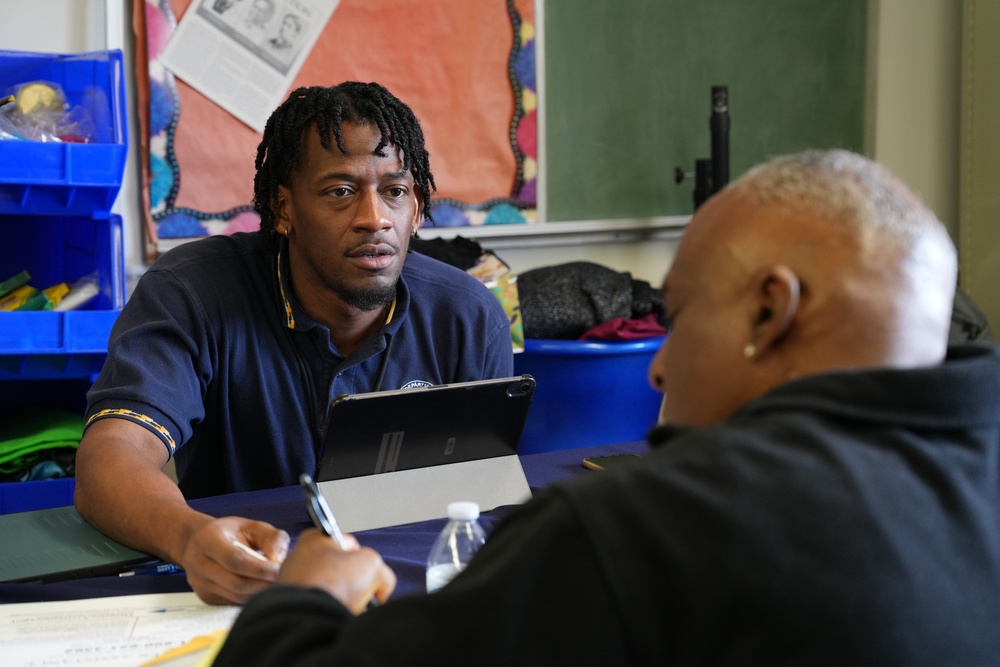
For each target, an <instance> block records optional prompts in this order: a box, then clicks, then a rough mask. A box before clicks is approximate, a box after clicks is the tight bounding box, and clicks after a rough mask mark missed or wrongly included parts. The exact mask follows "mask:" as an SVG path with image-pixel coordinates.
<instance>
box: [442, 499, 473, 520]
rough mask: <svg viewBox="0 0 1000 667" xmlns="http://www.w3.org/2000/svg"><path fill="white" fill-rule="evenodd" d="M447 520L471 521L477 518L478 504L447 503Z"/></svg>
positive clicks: (470, 502)
mask: <svg viewBox="0 0 1000 667" xmlns="http://www.w3.org/2000/svg"><path fill="white" fill-rule="evenodd" d="M448 518H449V519H451V520H453V521H472V520H473V519H478V518H479V503H474V502H472V501H470V500H459V501H457V502H453V503H448Z"/></svg>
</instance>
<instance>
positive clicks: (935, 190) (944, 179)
mask: <svg viewBox="0 0 1000 667" xmlns="http://www.w3.org/2000/svg"><path fill="white" fill-rule="evenodd" d="M872 9H873V14H874V16H873V24H874V25H873V27H874V38H875V44H874V60H873V61H872V63H873V66H874V72H873V74H874V82H873V83H874V86H873V87H874V95H873V98H874V99H872V100H871V101H870V104H872V109H871V111H872V113H873V120H874V127H873V128H870V130H871V132H870V135H871V136H870V142H869V143H870V154H871V156H872V157H874V158H875V159H877V160H879V161H881V162H883V163H884V164H885V165H886V166H887V167H889V169H891V170H893V172H895V173H896V175H897V176H899V177H900V178H901V179H902V180H903V181H905V182H906V183H907V184H909V185H910V187H912V188H913V189H915V190H916V191H917V192H919V193H920V194H921V195H922V197H923V199H924V201H925V202H926V203H927V204H928V206H930V208H931V209H932V210H933V211H934V212H935V213H936V214H937V216H938V217H939V218H940V219H941V221H942V222H944V223H945V225H947V226H948V229H949V230H950V231H951V232H952V236H953V237H954V238H957V233H958V200H959V185H958V164H959V120H960V115H959V104H960V84H961V59H960V56H961V36H962V35H961V32H962V4H961V3H960V2H958V1H957V0H874V2H873V4H872Z"/></svg>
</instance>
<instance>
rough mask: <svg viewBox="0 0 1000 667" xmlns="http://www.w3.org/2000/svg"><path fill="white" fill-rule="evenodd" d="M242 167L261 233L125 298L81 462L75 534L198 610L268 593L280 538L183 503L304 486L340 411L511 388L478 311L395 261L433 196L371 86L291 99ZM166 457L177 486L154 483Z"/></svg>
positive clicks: (153, 271) (482, 304) (202, 248)
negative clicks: (140, 555)
mask: <svg viewBox="0 0 1000 667" xmlns="http://www.w3.org/2000/svg"><path fill="white" fill-rule="evenodd" d="M256 167H257V173H256V176H255V178H254V206H255V208H256V209H257V212H258V213H259V214H260V218H261V224H260V232H259V233H242V234H233V235H231V236H214V237H209V238H207V239H203V240H199V241H195V242H191V243H188V244H185V245H182V246H180V247H178V248H176V249H174V250H172V251H170V252H168V253H166V254H165V255H164V256H163V257H162V258H160V259H159V260H158V261H157V262H156V263H155V264H154V265H153V266H152V267H151V268H150V269H149V270H148V271H147V272H146V274H145V275H144V276H143V277H142V279H141V280H140V281H139V284H138V285H137V287H136V289H135V292H134V293H133V295H132V296H131V298H130V299H129V301H128V303H127V304H126V306H125V308H124V309H123V311H122V313H121V315H120V316H119V318H118V320H117V322H116V323H115V326H114V329H113V331H112V333H111V338H110V341H109V353H108V360H107V362H106V363H105V366H104V368H103V370H102V371H101V374H100V377H99V378H98V379H97V381H96V382H95V384H94V386H93V388H92V389H91V391H90V393H89V394H88V408H87V428H86V431H85V433H84V437H83V441H82V442H81V443H80V448H79V451H78V454H77V486H76V505H77V508H78V509H79V511H80V513H81V515H83V516H84V517H85V518H86V519H87V520H88V521H90V522H91V523H93V524H94V525H95V526H97V527H98V528H99V529H101V530H102V531H103V532H105V533H106V534H108V535H109V536H111V537H113V538H115V539H117V540H119V541H121V542H123V543H125V544H128V545H130V546H132V547H134V548H137V549H140V550H142V551H145V552H148V553H150V554H154V555H156V556H158V557H160V558H163V559H164V560H166V561H169V562H172V563H177V564H179V565H181V566H182V567H183V568H184V570H185V571H186V573H187V578H188V582H189V583H190V584H191V586H192V588H193V589H194V590H195V592H197V593H198V595H199V596H201V597H202V599H204V600H206V601H208V602H243V601H244V600H246V599H247V597H248V596H249V595H250V594H252V593H254V592H256V591H258V590H260V589H261V588H263V587H264V586H266V585H267V584H269V583H270V582H271V581H273V580H274V578H275V577H276V576H277V572H278V564H279V563H280V562H281V561H282V559H283V558H284V555H285V551H286V549H287V545H288V535H287V534H285V533H284V531H281V530H278V529H276V528H274V527H273V526H270V525H268V524H266V523H261V522H256V521H248V520H246V519H242V518H239V517H226V518H222V519H215V518H213V517H210V516H207V515H205V514H201V513H199V512H196V511H194V510H192V509H191V508H189V507H188V505H187V503H186V501H185V498H197V497H204V496H210V495H218V494H224V493H233V492H238V491H247V490H252V489H260V488H267V487H276V486H285V485H290V484H294V483H295V482H296V481H297V478H298V475H299V474H300V473H302V472H303V471H314V470H315V469H316V467H317V452H318V451H319V448H320V447H321V443H322V442H323V435H324V433H323V432H324V429H325V419H326V407H327V405H328V404H329V402H330V400H331V398H333V397H334V396H336V395H338V394H346V393H359V392H369V391H378V390H380V389H400V388H408V387H415V386H426V385H434V384H442V383H450V382H462V381H469V380H478V379H484V378H492V377H506V376H509V375H511V374H512V373H513V354H512V345H511V341H510V328H509V321H508V319H507V317H506V315H505V314H504V311H503V308H502V307H501V306H500V304H499V302H498V301H497V299H496V298H495V297H494V296H493V294H492V293H491V292H490V291H489V290H488V289H487V288H486V287H485V286H483V285H482V284H481V283H479V282H478V281H477V280H476V279H474V278H472V277H471V276H469V275H468V274H466V273H465V272H463V271H460V270H459V269H456V268H454V267H451V266H448V265H446V264H444V263H441V262H438V261H436V260H433V259H431V258H429V257H426V256H423V255H420V254H417V253H412V252H408V249H409V242H410V238H411V236H412V235H414V234H415V233H416V231H417V229H418V227H419V226H420V224H421V222H422V220H423V219H425V218H429V217H430V198H431V192H432V191H433V190H434V177H433V175H432V174H431V170H430V166H429V159H428V153H427V150H426V148H425V147H424V137H423V132H422V131H421V129H420V124H419V122H418V121H417V119H416V117H415V116H414V115H413V112H412V111H411V110H410V109H409V107H407V106H406V105H405V104H403V103H402V102H401V101H400V100H398V99H397V98H396V97H394V96H393V95H392V94H390V93H389V92H388V91H387V90H386V89H385V88H383V87H382V86H379V85H378V84H374V83H358V82H347V83H343V84H341V85H339V86H336V87H332V88H321V87H313V88H299V89H297V90H295V91H293V92H292V93H291V94H290V95H289V97H288V99H287V100H286V101H285V102H284V104H282V105H281V106H280V107H279V108H278V109H277V110H276V111H275V112H274V114H273V115H272V116H271V118H270V119H269V120H268V122H267V126H266V128H265V130H264V136H263V139H262V141H261V142H260V146H259V147H258V150H257V159H256ZM171 457H173V458H174V460H175V462H176V469H177V477H178V482H179V485H175V484H174V483H173V482H172V480H171V479H170V478H169V477H168V476H167V475H166V474H165V473H164V472H163V471H162V468H163V466H164V465H165V464H166V463H167V462H168V460H169V459H170V458H171ZM122 480H128V483H124V484H123V483H122ZM234 542H239V543H240V544H242V545H246V546H249V547H251V548H252V549H254V550H257V551H259V552H261V553H262V554H264V556H265V557H266V560H262V559H257V558H253V557H252V556H250V555H248V554H246V553H245V552H244V551H241V550H240V549H238V548H237V547H235V546H234V544H233V543H234Z"/></svg>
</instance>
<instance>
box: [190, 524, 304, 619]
mask: <svg viewBox="0 0 1000 667" xmlns="http://www.w3.org/2000/svg"><path fill="white" fill-rule="evenodd" d="M237 542H238V543H240V544H243V545H245V546H246V547H248V548H249V549H248V550H244V549H242V548H240V547H239V546H237V545H236V543H237ZM247 551H250V553H248V552H247ZM287 552H288V533H286V532H285V531H283V530H279V529H277V528H275V527H274V526H271V525H270V524H267V523H264V522H261V521H251V520H250V519H244V518H241V517H235V516H230V517H223V518H221V519H211V520H208V521H205V522H204V523H202V524H200V525H199V526H197V527H196V528H195V529H194V530H193V531H192V533H191V535H190V537H189V539H188V540H187V544H186V545H185V546H184V549H183V551H182V552H181V557H180V559H179V562H178V565H180V566H181V567H182V568H184V571H185V572H186V573H187V579H188V583H189V584H190V585H191V588H192V589H194V592H195V593H197V594H198V597H200V598H201V599H202V600H204V601H205V602H207V603H209V604H233V603H236V604H242V603H244V602H246V601H247V600H248V599H249V598H250V596H252V595H253V594H254V593H257V592H259V591H261V590H262V589H264V588H265V587H267V586H268V585H269V584H271V583H273V582H274V581H275V580H276V579H277V578H278V570H279V568H280V566H281V563H282V561H284V560H285V554H286V553H287ZM254 554H259V556H257V555H254Z"/></svg>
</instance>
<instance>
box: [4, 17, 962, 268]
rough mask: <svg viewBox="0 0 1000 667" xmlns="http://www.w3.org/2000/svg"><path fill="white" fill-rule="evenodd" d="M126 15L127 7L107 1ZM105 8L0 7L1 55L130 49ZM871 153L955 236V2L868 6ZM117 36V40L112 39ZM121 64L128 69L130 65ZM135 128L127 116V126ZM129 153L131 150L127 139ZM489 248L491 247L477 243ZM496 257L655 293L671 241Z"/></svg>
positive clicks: (127, 200) (123, 206)
mask: <svg viewBox="0 0 1000 667" xmlns="http://www.w3.org/2000/svg"><path fill="white" fill-rule="evenodd" d="M107 2H109V3H111V4H112V5H114V6H118V5H117V3H119V2H120V3H121V6H130V5H131V3H130V2H127V1H126V0H107ZM104 7H105V0H31V1H30V2H28V1H18V0H0V48H5V49H15V50H28V51H51V52H74V51H89V50H95V49H102V48H105V45H106V44H112V45H121V46H124V47H126V48H129V51H130V44H131V39H132V36H131V18H130V15H129V12H128V11H124V12H123V15H122V18H121V22H122V25H121V26H119V28H120V29H119V30H117V31H115V30H114V29H112V30H111V31H110V32H111V33H112V34H110V35H108V34H106V33H107V32H108V31H106V30H105V29H104V25H105V11H104ZM872 16H873V21H872V40H871V41H872V47H871V55H872V59H871V76H872V81H871V89H872V91H873V92H872V95H871V96H870V100H869V103H870V105H871V108H870V110H869V111H870V118H869V146H870V153H871V155H872V156H873V157H875V158H876V159H879V160H881V161H883V162H884V163H885V164H886V165H888V166H889V168H890V169H892V170H893V171H895V172H896V173H897V174H898V175H899V176H900V177H901V178H903V180H905V181H906V182H907V183H909V184H910V185H911V186H912V187H914V188H915V189H916V190H917V191H919V192H921V193H922V195H923V197H924V199H925V200H926V201H927V203H928V204H929V205H930V206H931V208H932V209H934V211H935V212H936V213H937V214H938V216H939V217H941V218H942V220H943V221H944V222H945V223H946V224H947V225H949V227H950V228H951V229H952V230H953V232H955V230H956V229H957V221H958V189H959V188H958V145H959V144H958V128H959V108H958V105H959V79H960V77H959V62H960V61H959V56H960V50H961V44H960V36H961V35H960V33H961V3H959V2H957V0H872ZM116 32H117V34H115V33H116ZM126 60H129V61H131V57H127V58H126ZM130 121H133V122H132V123H131V125H132V129H133V130H134V129H135V122H134V114H133V118H130ZM131 146H132V147H135V146H137V141H136V140H135V138H134V136H133V139H132V141H131ZM136 169H137V166H136V163H135V160H134V158H133V159H132V160H131V161H130V163H129V165H128V166H127V167H126V171H127V173H126V183H125V184H124V185H123V188H122V193H121V195H120V196H119V202H118V204H117V205H116V211H118V212H119V213H120V214H121V215H122V217H123V218H124V219H125V224H126V227H127V234H126V246H127V250H126V261H127V263H128V264H129V265H133V266H134V265H138V264H141V261H142V260H141V257H142V252H141V247H142V244H141V239H142V234H143V231H142V225H141V216H140V214H139V210H140V209H139V197H138V189H137V187H136V185H135V184H136V178H137V177H136ZM482 243H483V245H484V246H486V247H491V245H492V244H491V242H490V240H488V239H487V240H484V241H482ZM496 245H497V246H498V247H496V251H497V254H499V255H500V256H501V257H503V258H504V259H505V260H506V261H507V262H508V263H509V264H510V265H511V267H512V268H513V270H514V271H515V272H524V271H526V270H528V269H531V268H535V267H538V266H547V265H551V264H558V263H562V262H569V261H593V262H597V263H600V264H603V265H605V266H609V267H611V268H614V269H617V270H619V271H629V272H631V273H632V274H633V275H634V276H635V277H637V278H640V279H643V280H647V281H649V282H650V283H652V284H654V285H657V284H659V282H660V281H661V280H662V278H663V275H664V273H665V272H666V269H667V267H668V265H669V262H670V260H671V259H672V257H673V251H674V249H675V248H676V241H675V240H672V239H671V238H669V235H667V238H662V237H661V238H655V239H647V240H641V241H621V240H611V241H608V240H603V241H594V240H593V239H588V238H586V237H567V238H566V239H564V240H562V241H560V242H558V243H557V244H554V245H552V244H549V245H544V246H537V245H534V246H530V247H512V246H510V245H509V244H506V243H503V244H501V242H500V241H499V240H497V242H496Z"/></svg>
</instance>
